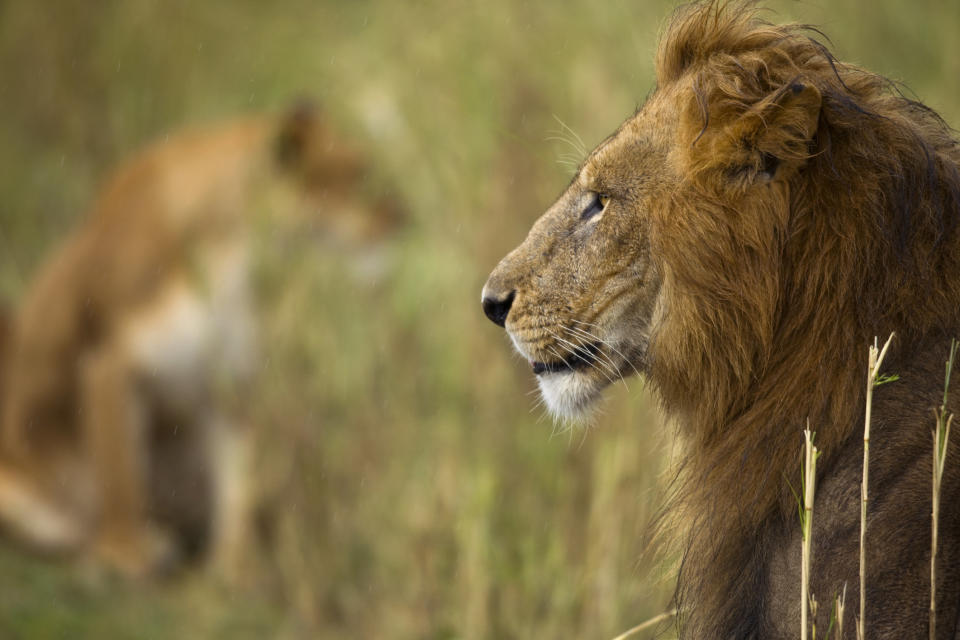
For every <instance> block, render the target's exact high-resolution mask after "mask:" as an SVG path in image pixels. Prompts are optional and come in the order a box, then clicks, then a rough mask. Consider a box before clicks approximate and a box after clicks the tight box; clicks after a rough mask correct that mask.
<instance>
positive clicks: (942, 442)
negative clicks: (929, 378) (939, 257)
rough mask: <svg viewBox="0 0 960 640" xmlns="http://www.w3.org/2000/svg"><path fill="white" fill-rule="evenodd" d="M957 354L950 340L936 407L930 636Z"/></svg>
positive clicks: (933, 627)
mask: <svg viewBox="0 0 960 640" xmlns="http://www.w3.org/2000/svg"><path fill="white" fill-rule="evenodd" d="M956 354H957V341H956V340H951V341H950V357H949V359H947V362H946V372H945V375H944V381H943V403H942V404H941V405H940V410H939V411H936V410H934V412H933V414H934V417H935V418H936V425H937V426H936V429H935V430H934V433H933V510H932V512H931V517H932V520H933V522H932V524H931V527H930V624H929V631H930V640H934V639H935V638H936V637H937V531H938V529H939V525H940V483H941V481H942V479H943V468H944V462H945V461H946V458H947V444H948V443H949V441H950V424H951V423H952V422H953V414H952V413H951V414H950V416H949V417H948V416H947V393H948V392H949V390H950V373H951V371H953V358H954V356H956Z"/></svg>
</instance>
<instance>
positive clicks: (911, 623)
mask: <svg viewBox="0 0 960 640" xmlns="http://www.w3.org/2000/svg"><path fill="white" fill-rule="evenodd" d="M656 69H657V83H658V86H661V87H662V86H665V85H668V84H670V83H673V82H676V81H678V80H679V79H680V78H681V77H683V76H686V75H691V74H692V75H693V88H694V91H693V92H692V99H691V100H690V102H689V103H687V104H680V105H678V108H679V109H680V110H681V116H680V123H681V126H680V130H679V140H678V142H677V144H678V146H679V148H680V156H681V158H682V163H683V166H684V169H685V173H686V178H685V179H686V180H687V181H688V182H689V183H690V185H692V187H693V188H690V189H685V190H683V191H682V192H678V195H677V196H676V197H674V198H673V199H672V201H671V202H669V204H668V205H667V206H666V207H664V208H663V209H662V210H661V211H659V212H654V213H653V214H651V215H653V216H654V221H653V222H652V227H653V229H654V230H655V231H651V236H652V240H651V242H652V244H653V248H652V252H653V253H654V254H655V255H658V256H659V257H660V259H661V260H662V261H663V263H664V264H666V265H668V266H669V273H668V275H667V276H666V277H665V282H664V288H663V292H664V295H665V296H667V301H666V303H665V304H664V307H665V308H666V309H668V311H667V315H666V319H665V321H664V329H663V331H662V332H660V333H659V335H657V336H655V338H654V342H653V344H652V345H651V348H650V352H651V354H653V355H652V357H653V358H654V359H655V365H654V370H655V371H656V375H654V376H651V382H652V383H653V386H654V387H655V389H656V391H657V392H658V394H659V396H660V398H661V400H662V403H663V405H664V407H665V408H666V410H667V412H668V413H669V414H671V415H672V416H673V417H674V418H675V419H676V422H677V423H678V425H679V430H680V433H681V434H682V435H683V436H684V439H685V442H686V455H685V458H684V460H683V462H682V463H681V464H680V470H679V472H678V475H677V480H676V482H675V483H674V484H673V491H672V497H673V500H672V502H671V507H670V508H669V509H668V510H667V513H668V515H667V516H665V519H664V521H663V522H661V531H663V532H675V529H674V526H677V525H678V524H680V525H681V526H683V527H684V530H685V531H687V535H686V536H685V537H684V538H683V541H682V543H681V545H682V546H681V548H680V552H681V553H682V561H681V568H680V577H679V583H678V590H677V599H678V602H679V604H680V607H681V626H682V628H683V631H684V637H694V638H754V637H780V635H779V634H778V633H775V632H774V631H773V629H776V628H780V627H779V626H778V623H777V622H776V619H777V618H781V619H786V620H790V621H792V620H794V619H796V618H798V615H799V607H798V606H796V605H797V604H798V603H799V597H800V596H799V572H797V573H796V574H795V575H794V573H793V569H794V568H795V567H794V560H792V559H790V558H792V556H796V563H798V562H799V553H800V548H799V544H797V540H798V539H799V538H798V534H799V523H798V521H797V517H796V501H795V498H794V496H793V495H792V493H791V491H790V484H791V483H792V484H793V485H794V487H797V486H798V483H797V481H798V479H799V468H800V467H799V464H800V463H799V461H800V456H799V452H800V448H801V445H802V430H803V429H804V427H805V426H806V425H807V424H809V426H810V429H811V430H813V431H815V432H816V442H817V446H818V448H819V449H820V450H821V451H822V452H823V454H822V458H821V461H820V463H819V465H818V469H819V470H820V477H821V478H827V480H826V481H825V483H824V485H823V488H822V492H823V495H824V496H825V497H824V498H822V499H823V500H825V501H826V503H827V506H826V508H825V515H824V516H823V517H821V518H820V520H819V521H817V520H815V532H814V541H815V542H814V544H815V555H814V558H815V560H814V562H815V565H814V574H815V576H816V575H817V574H818V572H819V574H820V575H822V578H821V579H820V580H817V579H816V577H815V578H814V589H815V595H816V597H817V598H818V599H819V600H820V602H821V603H828V604H826V605H822V606H821V611H822V610H824V609H829V602H831V601H832V598H833V596H834V595H838V592H839V590H840V589H841V588H842V586H843V584H844V583H846V585H847V587H848V589H847V591H848V595H849V594H856V593H857V588H858V574H857V564H856V563H857V551H856V544H855V543H856V537H857V536H856V532H858V528H859V513H858V511H857V509H858V504H859V484H858V478H859V474H860V470H861V465H860V462H859V456H860V455H861V451H862V449H861V444H860V442H861V440H860V435H861V434H860V431H859V429H860V428H862V424H863V412H864V399H865V391H866V384H865V382H866V378H867V373H866V360H867V359H866V353H867V346H868V345H869V344H871V343H873V342H874V338H875V336H880V338H881V340H882V339H884V338H886V336H887V335H889V334H890V333H891V332H894V331H895V332H896V338H895V340H894V343H893V347H892V349H891V353H890V355H889V356H888V358H887V360H886V365H885V369H884V370H885V371H889V372H891V373H896V374H898V375H899V376H900V380H899V381H898V382H897V383H896V384H891V385H885V386H884V387H883V388H879V389H878V390H877V396H876V399H875V404H874V407H875V408H874V429H875V431H874V433H875V437H874V442H875V444H874V447H876V451H877V452H876V453H875V454H874V456H875V458H874V462H873V463H872V465H871V473H872V474H873V473H876V474H877V475H876V476H875V477H871V493H872V496H871V498H873V496H876V499H875V502H871V504H870V509H871V515H870V521H869V522H870V526H871V529H870V530H869V531H868V537H869V536H870V535H871V533H870V531H876V534H875V535H876V536H877V537H875V538H874V539H873V540H872V541H869V540H868V545H871V548H876V549H878V552H877V553H874V552H873V551H871V553H870V554H869V555H868V559H869V561H870V563H871V564H872V566H873V567H874V568H875V571H876V572H877V573H876V574H871V573H869V572H868V585H867V598H868V602H870V604H869V605H868V606H869V609H868V629H869V628H871V626H870V625H872V624H873V625H875V626H874V627H873V632H872V633H871V635H873V636H874V637H903V633H904V629H908V630H910V632H911V633H912V632H913V631H914V630H915V631H916V632H917V633H919V632H920V629H921V628H922V627H923V626H925V621H926V615H927V608H926V607H927V604H926V601H925V598H926V597H927V596H928V594H929V584H928V583H924V576H923V571H922V570H923V569H924V568H928V567H929V536H930V524H929V504H930V503H929V501H930V497H929V496H930V485H929V482H930V480H929V474H930V466H929V465H930V463H929V456H930V453H929V451H930V447H931V446H932V444H931V438H930V431H931V429H932V425H933V417H932V415H931V411H930V409H931V408H933V407H935V406H936V405H937V404H938V401H937V394H938V392H939V393H942V389H943V366H942V362H943V359H944V356H945V355H946V352H947V348H948V345H949V338H950V336H952V335H957V334H960V251H958V249H960V246H958V245H960V237H958V230H957V224H956V222H957V216H958V213H960V171H958V166H960V149H958V144H957V140H956V138H955V137H954V133H953V132H952V131H951V129H950V128H949V127H948V126H947V125H946V124H945V123H944V122H943V120H942V119H941V118H940V117H939V116H938V115H937V114H936V113H935V112H934V111H932V110H931V109H930V108H928V107H926V106H924V105H923V104H921V103H919V102H917V101H914V100H911V99H908V98H906V97H904V96H903V95H902V94H901V93H900V91H899V90H898V89H897V87H896V86H895V85H894V84H893V83H892V82H890V81H889V80H887V79H885V78H883V77H881V76H879V75H876V74H874V73H870V72H868V71H865V70H863V69H860V68H858V67H856V66H852V65H849V64H844V63H841V62H839V61H838V60H837V59H836V58H835V57H834V56H833V55H832V54H831V53H830V51H829V49H828V48H827V47H826V46H825V45H824V44H822V42H821V41H820V34H819V32H817V31H816V30H814V29H812V28H810V27H808V26H804V25H773V24H769V23H767V22H765V21H763V20H761V19H760V17H759V16H758V11H757V8H756V7H755V5H754V4H753V3H743V2H706V3H697V4H694V5H692V6H689V7H686V8H683V9H681V10H679V11H678V13H677V14H675V16H674V18H673V20H672V21H671V22H670V23H669V25H668V26H667V28H666V29H665V32H664V34H663V35H662V37H661V42H660V45H659V48H658V52H657V59H656ZM787 162H794V163H798V164H800V165H801V166H800V168H799V169H798V170H797V173H796V175H795V176H794V177H793V178H792V179H791V181H790V183H789V185H788V191H787V192H786V194H785V195H781V194H780V193H778V192H775V191H773V190H769V191H766V192H764V190H760V193H759V195H757V190H753V191H748V189H747V187H746V186H745V184H744V181H745V180H746V178H744V177H743V176H745V175H755V174H757V173H760V174H763V172H768V173H770V174H772V173H773V172H775V171H776V170H777V167H778V166H781V165H782V164H783V163H787ZM953 449H954V448H953V447H951V451H950V454H949V455H951V456H955V455H956V452H955V451H954V450H953ZM924 456H925V457H924ZM874 465H875V466H876V468H877V469H878V471H876V472H874V468H875V467H874ZM924 465H926V466H924ZM904 469H906V471H904ZM958 483H960V465H958V464H956V461H955V460H954V464H953V465H952V467H951V465H950V464H949V463H948V467H947V471H946V476H945V479H944V487H945V493H944V494H943V497H942V504H943V505H944V508H946V509H947V511H949V514H948V515H947V516H946V521H947V522H948V524H947V525H946V527H950V528H951V529H950V531H951V533H950V534H948V535H949V537H950V538H951V540H952V541H953V542H957V541H958V537H960V536H958V535H957V533H956V532H957V531H958V525H960V518H958V514H960V512H958V509H957V507H956V506H954V505H956V504H957V503H960V500H957V498H958V497H960V491H958ZM818 499H821V498H818ZM897 510H902V513H901V514H900V515H899V516H898V515H897ZM901 518H902V520H901ZM895 522H901V524H900V525H899V527H895V526H894V525H893V523H895ZM942 526H943V525H942ZM670 535H671V536H672V535H675V533H671V534H670ZM899 543H904V544H906V545H907V546H906V548H903V547H898V546H896V545H898V544H899ZM946 553H947V556H948V557H949V558H950V559H949V560H945V561H944V562H945V564H949V563H952V565H950V566H956V565H957V560H958V558H957V553H956V551H950V550H947V551H946ZM882 554H892V555H893V558H897V557H898V554H899V557H900V559H901V560H902V561H903V568H902V569H897V567H896V560H895V559H892V558H888V559H887V560H886V561H882V560H879V559H878V558H880V557H881V555H882ZM924 554H926V555H925V556H924ZM924 557H926V559H927V560H926V562H927V564H926V565H925V564H924V562H923V558H924ZM784 558H787V559H784ZM817 563H819V564H820V566H817ZM891 563H893V564H891ZM825 564H830V565H831V568H828V569H825V568H824V565H825ZM878 564H879V565H880V566H878ZM898 570H901V571H902V574H901V575H900V576H899V577H898V578H897V579H898V580H900V582H901V583H902V584H901V586H902V585H906V586H905V587H903V588H902V589H900V591H897V590H896V589H894V588H893V587H892V586H891V585H892V584H893V583H894V582H896V580H891V579H889V572H896V571H898ZM885 572H886V573H885ZM841 575H842V576H843V579H842V581H841V580H840V578H839V577H838V576H841ZM871 575H879V576H881V577H880V578H879V579H878V580H876V581H874V582H873V584H871ZM884 576H886V577H884ZM926 579H927V580H928V578H926ZM942 580H943V582H942V584H941V585H939V588H940V592H941V595H943V596H946V597H945V600H944V602H943V604H942V605H941V606H942V607H943V608H942V609H941V611H942V613H941V617H942V618H943V619H944V620H948V621H949V622H951V623H952V624H941V625H939V626H938V629H940V630H941V634H946V633H949V636H948V635H943V637H951V638H952V637H953V635H952V634H953V633H954V630H953V628H954V626H955V625H956V623H955V618H956V615H957V599H958V592H960V588H958V587H960V585H958V574H957V571H956V570H952V569H951V570H948V571H947V575H945V576H943V578H942ZM778 582H782V584H779V585H778ZM817 589H820V590H819V591H817ZM773 600H776V601H773ZM849 602H850V600H848V607H847V612H848V613H847V616H848V618H851V619H849V620H847V625H846V626H847V628H848V629H850V628H851V627H852V624H851V623H852V613H853V612H852V609H856V606H849ZM900 607H903V608H904V610H897V609H898V608H900ZM907 608H914V609H915V610H911V611H909V612H907V611H906V609H907ZM821 615H822V614H821ZM871 618H872V619H871ZM821 621H822V622H825V621H826V618H825V617H822V620H821ZM796 628H799V627H796ZM764 629H766V630H767V631H766V632H763V631H761V630H764ZM891 633H892V634H893V635H888V634H891ZM897 634H899V635H897Z"/></svg>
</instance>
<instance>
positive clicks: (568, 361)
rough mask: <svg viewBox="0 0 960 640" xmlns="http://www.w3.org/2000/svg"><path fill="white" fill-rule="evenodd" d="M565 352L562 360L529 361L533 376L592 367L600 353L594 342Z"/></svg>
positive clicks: (597, 344) (597, 345)
mask: <svg viewBox="0 0 960 640" xmlns="http://www.w3.org/2000/svg"><path fill="white" fill-rule="evenodd" d="M567 351H568V353H567V354H565V355H564V357H563V359H562V360H555V361H553V362H536V361H531V362H530V366H531V367H533V373H534V375H538V376H539V375H540V374H543V373H565V372H568V371H576V370H577V369H587V368H589V367H592V366H594V364H595V363H596V361H597V356H598V355H599V353H600V345H599V343H596V342H594V343H591V344H588V345H585V346H582V347H577V348H576V349H572V350H569V349H567Z"/></svg>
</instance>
